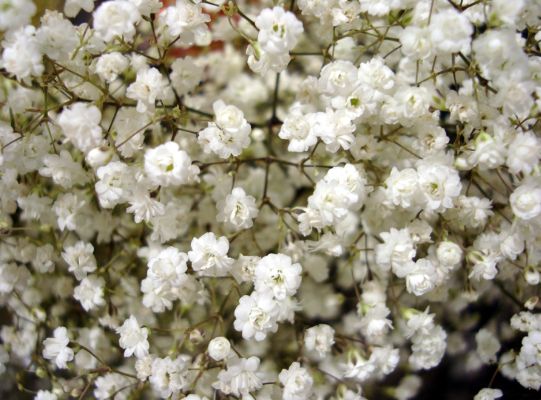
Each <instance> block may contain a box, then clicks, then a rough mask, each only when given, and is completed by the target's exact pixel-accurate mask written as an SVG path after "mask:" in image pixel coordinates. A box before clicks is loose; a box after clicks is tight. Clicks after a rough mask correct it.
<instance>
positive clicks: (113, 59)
mask: <svg viewBox="0 0 541 400" xmlns="http://www.w3.org/2000/svg"><path fill="white" fill-rule="evenodd" d="M129 65H130V61H129V60H128V59H127V58H126V57H125V56H124V55H122V54H121V53H118V52H116V51H114V52H112V53H106V54H103V55H102V56H100V57H99V58H98V60H97V61H96V73H97V74H98V75H99V77H100V78H101V79H103V80H104V81H106V82H109V83H111V82H113V81H114V80H116V79H117V78H118V76H119V75H120V74H121V73H122V72H124V71H125V70H126V69H127V68H128V66H129Z"/></svg>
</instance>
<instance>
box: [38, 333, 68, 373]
mask: <svg viewBox="0 0 541 400" xmlns="http://www.w3.org/2000/svg"><path fill="white" fill-rule="evenodd" d="M69 342H70V340H69V338H68V330H67V329H66V328H65V327H63V326H61V327H58V328H56V329H55V330H54V332H53V337H52V338H47V339H45V340H44V341H43V357H45V358H46V359H47V360H53V361H54V362H55V364H56V366H57V367H58V368H67V366H68V365H67V363H68V362H69V361H71V360H73V350H72V349H70V348H69V347H68V344H69Z"/></svg>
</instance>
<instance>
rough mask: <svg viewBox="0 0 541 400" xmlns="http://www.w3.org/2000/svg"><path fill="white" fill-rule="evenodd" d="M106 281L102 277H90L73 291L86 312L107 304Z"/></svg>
mask: <svg viewBox="0 0 541 400" xmlns="http://www.w3.org/2000/svg"><path fill="white" fill-rule="evenodd" d="M104 286H105V281H104V279H103V278H102V277H99V276H94V275H89V276H87V277H85V278H84V279H83V280H82V281H81V283H79V286H77V287H76V288H75V289H74V291H73V297H74V298H75V300H77V301H79V302H80V303H81V305H82V306H83V308H84V309H85V311H89V310H92V309H94V308H96V307H99V306H102V305H104V304H105V300H104V299H103V288H104Z"/></svg>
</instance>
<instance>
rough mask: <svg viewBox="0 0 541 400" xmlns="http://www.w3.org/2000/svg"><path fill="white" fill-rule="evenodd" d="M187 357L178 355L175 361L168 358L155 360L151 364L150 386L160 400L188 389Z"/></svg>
mask: <svg viewBox="0 0 541 400" xmlns="http://www.w3.org/2000/svg"><path fill="white" fill-rule="evenodd" d="M189 359H190V357H189V356H185V355H180V356H178V357H177V358H176V359H172V358H170V357H166V358H155V359H154V361H153V362H152V374H151V375H150V378H149V380H150V384H151V385H152V388H153V389H154V390H156V392H157V393H158V395H159V396H160V397H161V398H162V399H167V398H169V397H171V396H172V395H177V394H178V393H179V392H180V391H181V390H184V389H186V388H188V386H189V384H190V382H189V381H188V373H189V371H188V367H189V366H190V363H189Z"/></svg>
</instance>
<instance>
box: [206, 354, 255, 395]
mask: <svg viewBox="0 0 541 400" xmlns="http://www.w3.org/2000/svg"><path fill="white" fill-rule="evenodd" d="M258 370H259V358H257V357H250V358H232V359H230V360H229V361H228V363H227V369H225V370H222V371H220V373H219V374H218V380H217V381H216V382H214V383H213V384H212V387H213V388H215V389H218V390H220V391H221V392H223V393H224V394H226V395H229V394H232V395H233V396H236V397H242V398H243V399H247V400H248V399H252V398H253V397H252V396H251V395H250V392H253V391H255V390H257V389H260V388H261V386H262V385H263V382H262V380H261V379H262V375H263V374H262V373H261V372H259V371H258Z"/></svg>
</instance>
